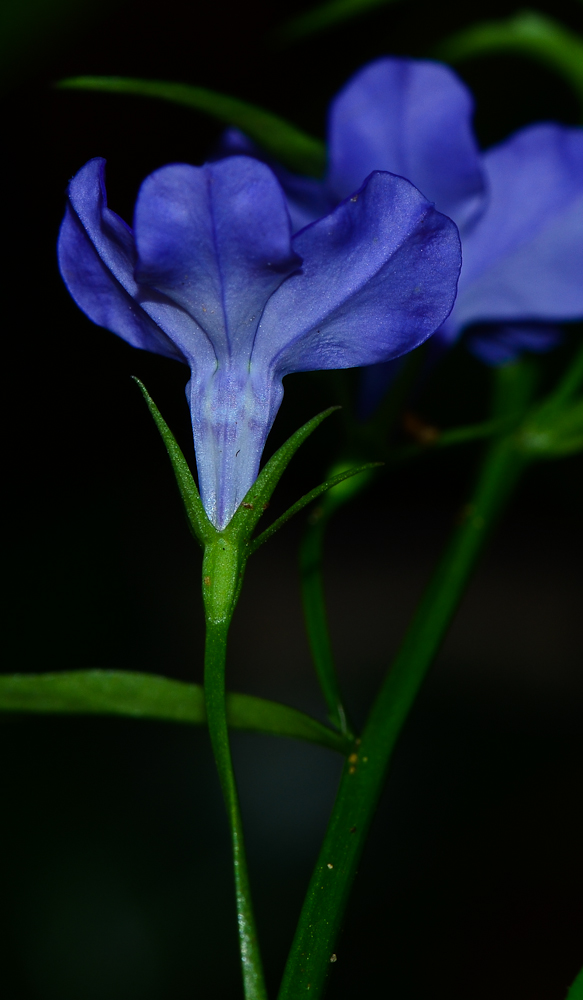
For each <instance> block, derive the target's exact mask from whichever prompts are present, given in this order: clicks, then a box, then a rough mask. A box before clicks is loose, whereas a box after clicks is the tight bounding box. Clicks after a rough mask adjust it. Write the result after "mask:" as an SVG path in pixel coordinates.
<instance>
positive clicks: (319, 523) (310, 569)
mask: <svg viewBox="0 0 583 1000" xmlns="http://www.w3.org/2000/svg"><path fill="white" fill-rule="evenodd" d="M327 520H328V518H327V516H326V514H325V513H324V512H322V514H321V516H320V517H319V518H318V519H317V520H316V521H314V522H312V523H311V524H309V525H308V528H307V530H306V532H305V534H304V537H303V539H302V544H301V547H300V576H301V590H302V603H303V608H304V617H305V621H306V629H307V633H308V642H309V644H310V650H311V652H312V658H313V660H314V666H315V668H316V673H317V675H318V680H319V682H320V687H321V688H322V693H323V695H324V698H325V701H326V706H327V708H328V718H329V719H330V721H331V722H332V724H333V725H335V726H336V727H337V728H338V729H339V730H340V732H341V733H342V734H343V735H344V736H348V737H351V736H352V731H351V728H350V726H349V723H348V719H347V716H346V710H345V708H344V704H343V701H342V694H341V692H340V685H339V684H338V677H337V675H336V667H335V665H334V654H333V652H332V642H331V640H330V632H329V630H328V620H327V616H326V603H325V599H324V583H323V580H322V548H323V543H324V532H325V527H326V523H327Z"/></svg>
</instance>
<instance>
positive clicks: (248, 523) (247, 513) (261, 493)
mask: <svg viewBox="0 0 583 1000" xmlns="http://www.w3.org/2000/svg"><path fill="white" fill-rule="evenodd" d="M339 409H340V407H339V406H331V407H330V408H329V409H328V410H323V412H322V413H318V414H317V415H316V416H315V417H312V419H311V420H308V422H307V423H305V424H304V425H303V427H300V428H299V430H297V431H296V432H295V434H292V436H291V437H290V438H288V439H287V441H286V442H285V444H282V446H281V448H279V449H278V450H277V451H276V453H275V455H272V456H271V458H270V459H269V461H268V462H267V463H266V465H265V466H264V467H263V469H262V470H261V472H260V473H259V475H258V477H257V479H256V480H255V482H254V483H253V486H252V487H251V489H250V490H248V491H247V493H246V495H245V497H244V499H243V502H242V503H241V504H240V506H239V509H238V510H237V512H236V514H235V515H234V516H233V518H232V519H231V521H229V524H228V525H227V527H226V528H225V529H224V531H223V532H222V534H224V535H225V536H228V537H229V538H232V539H237V541H238V542H244V543H247V542H248V541H249V540H250V538H251V535H252V533H253V531H254V530H255V527H256V525H257V522H258V521H259V518H260V517H261V515H262V514H263V512H264V511H265V510H266V509H267V506H268V504H269V501H270V500H271V495H272V493H273V491H274V489H275V487H276V486H277V484H278V482H279V480H280V479H281V477H282V475H283V473H284V472H285V470H286V468H287V466H288V465H289V463H290V462H291V460H292V458H293V457H294V455H295V453H296V451H297V450H298V448H299V447H300V446H301V445H302V444H303V443H304V441H306V440H307V438H309V436H310V434H312V433H313V432H314V431H315V430H316V428H317V427H319V426H320V424H321V423H322V421H323V420H325V419H326V417H329V416H330V415H331V414H332V413H334V412H335V411H336V410H339Z"/></svg>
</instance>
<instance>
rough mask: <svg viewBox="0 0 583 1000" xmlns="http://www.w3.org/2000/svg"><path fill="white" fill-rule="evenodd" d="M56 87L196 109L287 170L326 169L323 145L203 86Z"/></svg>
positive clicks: (108, 80)
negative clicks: (131, 96)
mask: <svg viewBox="0 0 583 1000" xmlns="http://www.w3.org/2000/svg"><path fill="white" fill-rule="evenodd" d="M57 87H59V88H61V89H66V90H98V91H107V92H108V93H113V94H135V95H136V96H138V97H154V98H159V99H160V100H163V101H170V102H171V103H173V104H182V105H184V106H185V107H188V108H196V110H197V111H203V112H204V113H205V114H207V115H211V117H212V118H217V119H218V120H219V121H221V122H224V123H225V124H226V125H234V126H236V127H237V128H240V129H241V130H242V131H243V132H245V134H246V135H248V136H249V138H250V139H253V141H254V142H257V143H258V144H259V145H260V146H261V148H262V149H264V150H265V152H266V153H269V154H270V155H271V156H274V157H276V158H277V159H278V160H279V161H280V162H281V163H283V164H284V165H285V166H286V167H289V168H290V170H296V171H298V172H299V173H302V174H308V175H309V176H313V177H320V176H321V175H322V174H323V173H324V169H325V166H326V149H325V146H324V143H323V142H320V140H319V139H316V138H314V137H313V136H311V135H308V134H307V133H306V132H303V131H302V130H301V129H299V128H296V126H295V125H292V124H291V123H290V122H287V121H285V119H284V118H280V117H279V116H278V115H275V114H272V112H271V111H266V110H265V109H264V108H259V107H257V106H256V105H255V104H248V103H247V102H246V101H241V100H239V98H237V97H230V96H229V95H227V94H219V93H217V92H216V91H214V90H207V89H206V87H191V86H190V85H189V84H186V83H171V82H167V81H164V80H136V79H133V78H131V77H124V76H76V77H70V78H69V79H67V80H61V81H60V82H59V83H58V84H57Z"/></svg>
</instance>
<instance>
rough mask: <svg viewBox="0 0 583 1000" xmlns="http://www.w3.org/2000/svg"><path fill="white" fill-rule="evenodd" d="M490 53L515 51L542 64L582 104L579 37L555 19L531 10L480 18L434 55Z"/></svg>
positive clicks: (449, 58)
mask: <svg viewBox="0 0 583 1000" xmlns="http://www.w3.org/2000/svg"><path fill="white" fill-rule="evenodd" d="M491 52H516V53H518V54H520V55H527V56H530V57H532V58H533V59H537V60H538V61H539V62H542V63H544V64H545V65H546V66H549V67H550V68H551V69H554V70H555V71H556V72H557V73H559V74H560V75H561V76H562V77H563V78H564V79H565V80H566V81H567V83H569V84H570V85H571V87H572V88H573V90H574V91H575V93H576V94H577V96H578V98H579V100H580V101H581V104H582V106H583V39H582V38H581V37H580V36H579V35H577V34H575V32H573V31H570V30H569V29H568V28H565V27H564V26H563V25H562V24H559V22H558V21H554V20H553V19H552V18H550V17H546V16H543V15H542V14H537V13H535V12H534V11H522V12H521V13H519V14H516V15H515V16H514V17H511V18H508V20H505V21H483V22H481V23H480V24H475V25H473V26H472V27H471V28H467V29H465V30H464V31H460V32H459V33H458V34H455V35H452V36H451V37H450V38H447V39H445V40H444V41H443V42H441V43H440V44H439V45H438V46H437V48H436V49H435V52H434V54H435V55H436V57H437V58H438V59H444V60H445V61H446V62H452V63H456V62H459V61H460V60H462V59H469V58H471V57H473V56H480V55H488V54H489V53H491Z"/></svg>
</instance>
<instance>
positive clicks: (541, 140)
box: [225, 58, 583, 363]
mask: <svg viewBox="0 0 583 1000" xmlns="http://www.w3.org/2000/svg"><path fill="white" fill-rule="evenodd" d="M472 114H473V100H472V97H471V94H470V92H469V90H468V89H467V87H466V86H465V84H464V83H462V81H461V80H460V79H459V77H458V76H457V75H456V74H455V73H454V72H453V71H452V70H451V69H450V68H449V67H447V66H445V65H442V64H440V63H436V62H430V61H425V60H414V59H403V58H382V59H378V60H375V61H374V62H372V63H369V64H368V65H367V66H365V67H364V68H363V69H361V70H359V71H358V72H357V73H356V74H355V75H354V76H353V77H352V78H351V79H350V80H349V81H348V83H347V84H346V86H345V87H344V88H343V89H342V90H341V91H340V93H339V94H338V95H337V96H336V97H335V98H334V100H333V101H332V102H331V105H330V109H329V123H328V171H327V174H326V177H325V179H324V181H322V182H319V181H317V180H307V179H306V180H304V183H303V184H302V185H301V186H300V185H299V183H298V181H297V180H295V179H294V180H291V181H290V179H289V175H288V174H287V172H285V171H281V172H280V173H279V176H280V180H281V182H282V184H283V185H284V187H285V189H286V192H287V195H288V200H289V202H290V206H291V208H290V210H291V212H292V218H293V219H294V220H295V221H296V223H297V224H299V225H302V224H305V222H306V220H307V219H308V218H309V217H310V216H311V217H312V218H313V217H314V214H313V213H314V210H316V211H317V210H318V207H319V206H320V205H323V204H334V203H335V202H337V201H338V199H341V198H345V197H346V196H347V195H348V194H349V193H350V191H352V190H354V188H355V187H356V186H357V185H358V184H359V183H362V181H363V179H364V178H365V177H367V176H368V174H370V172H371V171H373V170H388V171H391V172H392V173H395V174H399V175H400V176H402V177H406V178H407V179H408V180H410V181H412V183H413V184H415V185H416V186H417V187H418V188H419V190H420V191H422V192H423V194H424V195H425V196H426V197H427V198H428V199H430V200H431V201H433V202H435V204H436V207H437V208H438V209H439V210H440V211H441V212H444V213H445V214H446V215H449V216H450V217H451V218H452V219H453V220H454V221H455V222H456V223H457V225H458V227H459V230H460V235H461V237H462V246H463V267H462V272H461V275H460V283H459V291H458V297H457V300H456V304H455V306H454V308H453V310H452V312H451V314H450V316H449V318H448V320H447V322H446V323H445V324H444V326H443V327H442V329H441V331H440V333H439V337H440V338H442V340H443V342H444V343H451V342H453V341H454V340H455V339H456V338H457V337H458V336H459V334H460V332H461V331H462V330H463V329H465V328H468V327H470V326H472V325H473V324H477V323H479V324H489V325H490V326H489V330H490V331H491V334H492V342H491V343H490V340H489V335H488V334H487V333H486V331H485V330H484V328H482V331H481V333H480V336H476V337H471V338H470V339H469V346H470V347H471V348H472V349H473V350H474V352H475V353H476V354H478V355H479V356H480V357H481V358H482V359H483V360H485V361H487V362H489V363H500V361H501V360H504V361H507V360H510V359H511V358H513V357H516V356H517V355H518V354H519V353H520V351H521V350H522V349H524V348H528V349H529V350H548V349H549V347H551V346H554V345H555V344H556V343H557V342H558V339H559V337H560V333H559V331H558V330H557V329H556V328H552V326H551V324H554V323H558V322H562V321H568V320H575V319H579V318H581V317H583V131H582V130H581V129H578V128H568V127H566V126H563V125H558V124H552V123H547V124H540V125H532V126H528V127H527V128H523V129H521V130H520V131H518V132H516V133H515V134H514V135H512V136H510V138H509V139H506V140H505V141H504V142H501V143H500V144H499V145H497V146H494V147H493V148H491V149H489V150H488V151H487V152H486V153H483V154H482V153H480V150H479V148H478V144H477V141H476V139H475V137H474V134H473V131H472V125H471V119H472ZM242 141H243V140H242V139H241V138H240V137H237V136H236V134H235V133H234V132H233V130H231V132H230V133H229V134H227V136H226V137H225V143H226V144H229V145H230V146H231V147H232V148H233V149H235V148H238V147H237V143H238V144H239V148H240V146H241V143H242ZM248 148H249V147H248ZM491 324H496V327H495V328H494V327H492V326H491ZM507 324H508V326H507ZM517 324H522V325H523V326H524V324H527V326H526V327H524V331H525V332H524V333H523V336H522V337H517ZM526 329H528V335H527V334H526ZM502 341H504V344H505V346H504V348H502V349H501V346H500V345H501V343H502Z"/></svg>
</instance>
